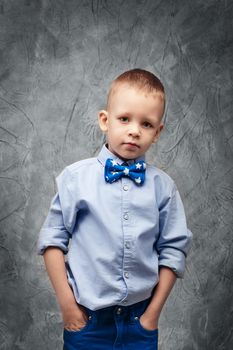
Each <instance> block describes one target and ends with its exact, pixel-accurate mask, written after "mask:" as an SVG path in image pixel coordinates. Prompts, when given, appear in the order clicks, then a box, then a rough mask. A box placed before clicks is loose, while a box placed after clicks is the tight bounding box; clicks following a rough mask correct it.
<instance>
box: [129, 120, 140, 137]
mask: <svg viewBox="0 0 233 350" xmlns="http://www.w3.org/2000/svg"><path fill="white" fill-rule="evenodd" d="M128 135H130V136H133V137H137V136H139V135H140V127H139V125H138V124H136V123H135V124H131V125H130V128H129V130H128Z"/></svg>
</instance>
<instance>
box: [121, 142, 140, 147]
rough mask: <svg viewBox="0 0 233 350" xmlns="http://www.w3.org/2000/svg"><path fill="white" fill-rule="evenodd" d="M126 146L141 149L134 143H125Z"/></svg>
mask: <svg viewBox="0 0 233 350" xmlns="http://www.w3.org/2000/svg"><path fill="white" fill-rule="evenodd" d="M124 145H126V146H129V147H132V148H134V147H136V148H139V147H140V146H139V145H137V144H136V143H134V142H124Z"/></svg>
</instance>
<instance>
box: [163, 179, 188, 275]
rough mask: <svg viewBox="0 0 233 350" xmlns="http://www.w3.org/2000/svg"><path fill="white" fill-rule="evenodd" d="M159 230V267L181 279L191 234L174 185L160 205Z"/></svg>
mask: <svg viewBox="0 0 233 350" xmlns="http://www.w3.org/2000/svg"><path fill="white" fill-rule="evenodd" d="M159 229H160V235H159V239H158V241H157V251H158V254H159V266H167V267H169V268H171V269H172V270H173V271H174V272H175V273H176V275H177V277H179V278H183V275H184V271H185V259H186V256H187V254H188V252H189V250H190V247H191V243H192V232H191V231H190V230H189V229H188V228H187V224H186V217H185V212H184V207H183V203H182V200H181V197H180V194H179V192H178V190H177V188H176V185H175V184H173V187H172V189H171V194H170V195H169V196H168V197H167V198H165V199H164V201H163V202H162V203H161V206H160V209H159Z"/></svg>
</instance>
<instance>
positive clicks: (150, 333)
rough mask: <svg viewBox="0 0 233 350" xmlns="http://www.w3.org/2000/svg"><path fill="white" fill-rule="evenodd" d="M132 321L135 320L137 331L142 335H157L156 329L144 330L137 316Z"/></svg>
mask: <svg viewBox="0 0 233 350" xmlns="http://www.w3.org/2000/svg"><path fill="white" fill-rule="evenodd" d="M134 319H135V322H136V325H137V327H138V329H139V330H140V331H141V332H142V333H144V334H146V335H153V336H154V335H157V334H158V328H156V329H146V328H144V327H143V325H142V324H141V322H140V317H137V316H136V317H135V318H134Z"/></svg>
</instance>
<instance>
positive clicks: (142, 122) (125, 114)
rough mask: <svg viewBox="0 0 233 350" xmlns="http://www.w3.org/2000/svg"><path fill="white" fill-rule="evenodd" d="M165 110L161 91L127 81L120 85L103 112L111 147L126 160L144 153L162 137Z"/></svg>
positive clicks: (102, 118) (100, 116) (101, 117)
mask: <svg viewBox="0 0 233 350" xmlns="http://www.w3.org/2000/svg"><path fill="white" fill-rule="evenodd" d="M163 112H164V100H163V98H162V96H161V94H160V93H156V92H155V93H153V94H152V93H146V92H144V91H142V90H139V89H137V88H135V87H130V86H129V85H127V84H120V85H119V86H117V87H116V89H115V91H114V92H113V95H112V96H111V100H110V104H109V108H108V110H107V111H105V110H102V111H100V112H99V125H100V128H101V130H102V131H103V132H105V133H106V134H107V141H108V148H109V150H110V151H111V152H112V153H114V154H115V155H116V156H117V157H120V158H122V159H126V160H127V159H135V158H138V157H140V156H141V155H143V154H144V153H145V152H146V151H147V150H148V149H149V147H150V146H151V144H152V143H155V142H156V141H157V140H158V138H159V135H160V132H161V130H162V129H163V124H162V123H161V118H162V116H163Z"/></svg>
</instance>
